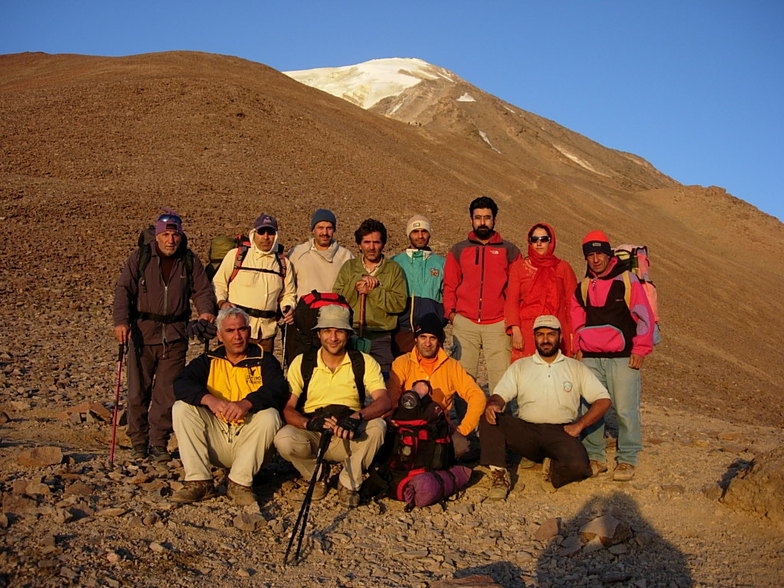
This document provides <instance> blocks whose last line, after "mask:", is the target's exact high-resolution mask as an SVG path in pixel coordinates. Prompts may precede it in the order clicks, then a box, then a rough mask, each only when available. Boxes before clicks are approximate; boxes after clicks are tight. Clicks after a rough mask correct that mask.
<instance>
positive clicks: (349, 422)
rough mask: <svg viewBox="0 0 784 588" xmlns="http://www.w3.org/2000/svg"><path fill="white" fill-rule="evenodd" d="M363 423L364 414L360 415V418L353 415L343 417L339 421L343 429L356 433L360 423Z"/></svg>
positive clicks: (339, 425)
mask: <svg viewBox="0 0 784 588" xmlns="http://www.w3.org/2000/svg"><path fill="white" fill-rule="evenodd" d="M361 424H362V416H361V415H360V417H359V418H354V417H351V416H347V417H344V418H342V419H341V420H340V421H338V427H340V428H341V429H343V430H344V431H348V432H349V433H352V434H354V433H356V432H357V429H359V425H361Z"/></svg>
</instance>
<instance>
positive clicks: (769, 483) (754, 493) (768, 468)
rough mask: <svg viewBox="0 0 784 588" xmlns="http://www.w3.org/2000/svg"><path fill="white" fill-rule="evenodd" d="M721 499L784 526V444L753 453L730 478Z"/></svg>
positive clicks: (739, 508) (737, 508) (733, 506)
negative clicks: (759, 452) (766, 450)
mask: <svg viewBox="0 0 784 588" xmlns="http://www.w3.org/2000/svg"><path fill="white" fill-rule="evenodd" d="M721 501H722V502H723V503H724V504H725V505H727V506H728V507H730V508H732V509H733V510H741V511H746V512H750V513H753V514H755V515H757V516H760V517H763V518H766V519H768V520H770V521H771V522H773V523H775V524H776V525H779V526H781V527H784V447H778V448H776V449H774V450H772V451H768V452H767V453H763V454H760V455H758V456H756V457H755V458H754V459H753V460H752V461H751V465H750V466H749V467H748V468H747V469H745V470H742V471H740V472H739V473H738V474H737V475H736V476H735V477H734V478H733V479H732V480H730V483H729V486H728V487H727V491H726V492H725V493H724V497H723V498H722V500H721Z"/></svg>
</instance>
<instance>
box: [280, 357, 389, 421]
mask: <svg viewBox="0 0 784 588" xmlns="http://www.w3.org/2000/svg"><path fill="white" fill-rule="evenodd" d="M321 352H322V350H321V349H319V350H318V353H316V366H315V367H314V368H313V375H312V376H311V378H310V384H309V385H308V397H307V400H305V406H304V408H303V412H305V413H311V412H314V411H316V410H318V409H319V408H323V407H325V406H329V405H330V404H340V405H343V406H348V407H349V408H351V409H352V410H359V409H361V408H362V406H361V405H360V404H359V390H357V385H356V383H355V381H354V370H352V369H351V358H350V357H349V356H348V353H346V354H345V355H344V356H343V361H342V362H341V364H340V365H339V366H338V367H337V369H336V370H335V371H334V372H333V371H332V370H331V369H329V368H328V367H327V366H326V365H325V364H324V361H323V360H322V359H321ZM302 357H303V356H302V355H298V356H297V357H295V358H294V361H292V362H291V365H290V366H289V371H288V375H287V379H288V382H289V388H290V390H291V393H292V394H293V395H294V396H296V397H297V398H299V395H300V394H302V388H303V386H304V385H305V381H304V379H303V378H302ZM362 357H363V359H364V360H365V376H364V378H363V382H364V384H365V395H366V396H367V398H370V395H371V393H372V392H374V391H376V390H384V389H386V386H385V384H384V378H383V376H382V375H381V367H380V366H379V365H378V363H377V362H376V360H375V359H373V358H372V357H370V356H369V355H368V354H366V353H363V354H362Z"/></svg>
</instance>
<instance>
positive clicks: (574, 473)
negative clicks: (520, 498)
mask: <svg viewBox="0 0 784 588" xmlns="http://www.w3.org/2000/svg"><path fill="white" fill-rule="evenodd" d="M534 340H535V342H536V354H535V355H532V356H530V357H525V358H523V359H519V360H517V361H516V362H514V363H513V364H512V365H510V366H509V369H507V370H506V373H504V375H503V377H502V378H501V381H500V382H498V386H496V387H495V391H494V394H493V395H492V396H491V397H490V399H489V400H488V401H487V408H486V409H485V413H484V415H483V416H482V418H481V419H480V421H479V440H480V443H481V451H482V456H481V463H482V464H483V465H487V466H490V475H491V484H492V485H491V487H490V490H489V492H488V498H489V499H491V500H504V499H505V498H506V496H507V494H508V493H509V487H510V481H509V473H508V472H507V470H506V450H507V448H508V449H511V450H512V451H514V452H515V453H519V454H520V455H522V456H523V457H525V458H527V459H530V460H532V461H537V462H541V461H544V460H549V464H550V465H549V481H550V483H551V484H552V487H553V488H560V487H561V486H563V485H565V484H568V483H569V482H576V481H578V480H583V479H585V478H589V477H591V473H592V472H591V464H590V462H589V460H588V453H587V452H586V450H585V447H583V444H582V443H581V442H580V433H581V432H582V431H583V429H585V428H586V427H589V426H590V425H592V424H593V423H595V422H596V421H598V420H599V419H600V418H602V416H603V415H604V413H605V412H606V411H607V409H608V408H609V407H610V396H609V394H608V393H607V390H606V389H605V387H604V386H602V384H601V383H600V382H599V380H598V379H597V378H596V376H594V375H593V372H592V371H591V370H590V369H588V368H587V367H586V366H585V365H583V364H582V363H581V362H579V361H577V360H575V359H571V358H569V357H566V356H565V355H563V354H562V353H561V351H560V348H559V347H560V343H561V323H560V321H559V320H558V319H557V318H556V317H554V316H552V315H542V316H539V317H537V318H536V321H535V322H534ZM511 400H516V401H517V416H511V415H507V414H504V408H505V407H506V403H507V402H510V401H511ZM581 401H584V402H586V403H587V404H589V405H590V409H589V410H588V411H587V412H586V413H585V414H584V415H582V416H581V417H579V418H578V414H579V410H580V403H581Z"/></svg>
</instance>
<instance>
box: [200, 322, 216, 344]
mask: <svg viewBox="0 0 784 588" xmlns="http://www.w3.org/2000/svg"><path fill="white" fill-rule="evenodd" d="M201 323H204V332H203V333H202V334H200V335H199V338H200V339H204V340H205V341H209V340H210V339H212V338H214V337H215V335H217V334H218V327H216V326H215V323H211V322H210V321H207V320H204V319H200V320H199V324H201Z"/></svg>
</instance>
